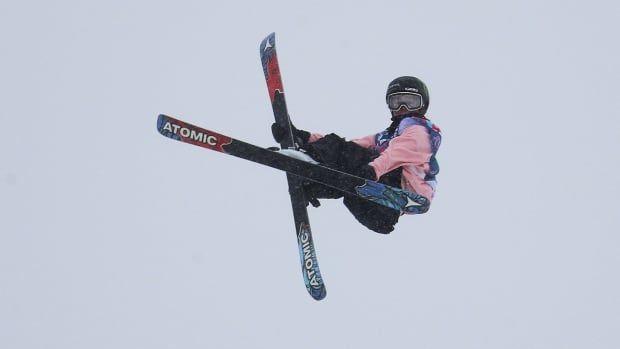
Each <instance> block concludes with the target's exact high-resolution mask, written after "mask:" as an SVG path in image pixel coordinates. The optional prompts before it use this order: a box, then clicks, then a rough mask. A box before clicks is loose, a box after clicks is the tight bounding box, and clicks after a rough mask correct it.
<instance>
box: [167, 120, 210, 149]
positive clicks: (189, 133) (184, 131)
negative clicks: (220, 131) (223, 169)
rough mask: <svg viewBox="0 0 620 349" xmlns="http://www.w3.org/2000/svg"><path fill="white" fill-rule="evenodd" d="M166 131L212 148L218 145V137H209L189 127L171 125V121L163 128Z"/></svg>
mask: <svg viewBox="0 0 620 349" xmlns="http://www.w3.org/2000/svg"><path fill="white" fill-rule="evenodd" d="M163 130H164V131H168V132H171V133H174V134H176V135H180V136H181V137H183V138H188V139H189V140H192V141H195V142H200V143H204V144H208V145H212V146H216V145H217V137H215V136H213V135H209V134H207V133H205V132H200V131H196V130H193V129H189V128H187V127H183V126H181V125H176V124H173V123H171V122H170V121H166V124H165V125H164V127H163Z"/></svg>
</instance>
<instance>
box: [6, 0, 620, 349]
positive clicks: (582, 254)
mask: <svg viewBox="0 0 620 349" xmlns="http://www.w3.org/2000/svg"><path fill="white" fill-rule="evenodd" d="M618 10H619V9H618V6H617V5H616V4H615V3H614V2H612V1H590V2H587V4H586V2H583V1H497V2H494V1H469V2H460V1H424V2H421V1H382V2H381V3H379V2H366V1H340V2H332V1H315V2H312V3H311V4H304V5H302V4H301V3H298V2H291V1H256V2H250V1H246V2H236V1H227V2H222V1H217V2H215V1H177V2H169V3H166V2H153V1H106V2H103V1H102V2H93V1H54V2H45V1H19V2H18V1H3V2H2V3H0V43H1V45H0V46H1V52H2V54H1V55H0V61H1V64H0V95H1V96H2V97H1V101H2V108H1V111H0V120H1V122H2V136H1V137H0V222H1V226H0V227H1V228H0V347H2V348H11V349H22V348H29V349H30V348H63V349H68V348H91V349H94V348H149V349H158V348H250V347H251V348H292V347H295V348H379V347H385V348H518V349H523V348H545V349H548V348H618V347H620V296H619V295H620V281H619V280H618V266H619V265H620V238H619V236H618V231H620V219H619V216H618V208H620V202H619V199H618V197H619V195H620V189H619V185H618V182H617V180H618V178H619V177H620V163H619V162H620V161H619V159H620V157H619V156H618V150H620V131H619V130H620V121H618V120H619V119H618V117H619V115H618V110H619V108H620V103H619V98H618V95H620V89H619V88H618V83H619V82H620V81H619V80H620V79H619V78H620V69H619V67H618V62H619V60H620V49H619V47H618V33H619V32H620V25H618V24H617V18H616V17H617V13H618V12H619V11H618ZM272 31H275V32H277V35H278V36H277V38H278V53H279V58H280V62H281V68H282V71H283V79H284V85H285V90H286V92H287V100H288V104H289V110H290V113H291V116H292V118H293V120H294V121H295V123H296V124H297V126H299V127H301V128H305V129H309V130H312V131H317V132H336V133H339V134H341V135H343V136H347V137H357V136H363V135H366V134H370V133H374V132H377V131H379V130H381V129H383V128H385V127H386V126H387V124H388V123H389V114H388V112H387V109H386V107H385V105H384V93H385V88H386V86H387V83H388V82H389V81H390V80H391V79H393V78H394V77H396V76H399V75H416V76H419V77H420V78H422V79H423V80H424V81H426V82H427V84H428V86H429V88H430V91H431V106H430V109H429V115H430V116H431V118H432V119H433V120H434V121H435V122H436V123H437V124H438V125H439V126H440V127H441V128H442V130H443V134H444V141H443V145H442V148H441V149H440V152H439V155H438V158H439V161H440V165H441V169H442V172H441V173H440V175H439V181H440V183H439V189H438V193H437V196H436V199H435V201H434V203H433V206H432V208H431V211H430V212H429V213H428V214H426V215H422V216H415V217H404V218H403V219H401V222H400V223H399V225H398V226H397V230H396V231H395V232H394V233H392V234H391V235H389V236H381V235H378V234H374V233H372V232H370V231H368V230H366V229H365V228H363V227H362V226H361V225H359V224H358V223H357V222H355V221H354V219H353V217H352V216H350V215H349V214H348V212H347V211H346V209H345V208H344V207H343V206H342V205H341V203H339V202H329V201H324V202H323V206H322V207H321V208H319V209H311V210H310V216H311V220H312V228H313V231H314V236H315V243H316V247H317V250H318V258H319V264H320V266H321V269H322V273H323V276H324V279H325V281H326V285H327V291H328V296H327V298H326V299H325V300H324V301H321V302H316V301H314V300H312V299H311V298H310V297H309V296H308V295H307V294H306V291H305V289H304V287H303V282H302V278H301V273H300V267H299V261H298V252H297V245H296V243H295V236H294V235H295V233H294V230H293V224H292V216H291V209H290V203H289V198H288V194H287V190H286V180H285V176H284V174H283V173H279V172H277V171H275V170H272V169H269V168H265V167H261V166H259V165H256V164H253V163H250V162H246V161H243V160H239V159H236V158H233V157H228V156H225V155H221V154H217V153H215V152H209V151H206V150H203V149H199V148H197V147H192V146H189V145H185V144H181V143H177V142H172V141H170V140H168V139H166V138H164V137H162V136H160V135H159V134H158V133H157V132H156V129H155V121H156V116H157V114H159V113H167V114H170V115H173V116H177V117H179V118H181V119H184V120H187V121H189V122H192V123H195V124H197V125H200V126H203V127H205V128H209V129H213V130H215V131H219V132H221V133H224V134H229V135H231V136H234V137H236V138H239V139H243V140H246V141H249V142H251V143H255V144H259V145H264V146H268V145H272V144H273V141H272V140H271V135H270V132H269V125H270V124H271V122H272V119H273V116H272V112H271V109H270V105H269V101H268V97H267V91H266V87H265V82H264V78H263V75H262V74H263V73H262V70H261V67H260V59H259V56H258V45H259V43H260V40H261V39H262V38H263V37H264V36H266V35H267V34H269V33H270V32H272Z"/></svg>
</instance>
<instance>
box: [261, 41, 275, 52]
mask: <svg viewBox="0 0 620 349" xmlns="http://www.w3.org/2000/svg"><path fill="white" fill-rule="evenodd" d="M270 48H273V46H271V42H269V40H267V42H265V49H264V50H263V51H267V50H268V49H270Z"/></svg>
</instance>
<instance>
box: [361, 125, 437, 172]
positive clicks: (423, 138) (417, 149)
mask: <svg viewBox="0 0 620 349" xmlns="http://www.w3.org/2000/svg"><path fill="white" fill-rule="evenodd" d="M430 156H431V150H430V140H429V136H428V131H426V129H425V128H424V127H422V126H412V127H409V128H407V129H406V130H405V132H404V133H403V134H401V135H400V136H398V137H396V138H394V139H392V140H391V141H390V145H389V146H388V147H387V149H386V150H385V151H384V152H382V153H381V155H379V157H377V158H376V159H375V160H373V161H372V162H371V163H370V164H369V165H370V166H372V167H373V169H374V170H375V173H376V175H377V178H378V177H381V176H382V175H384V174H385V173H388V172H390V171H392V170H393V169H395V168H398V167H400V166H403V165H424V164H425V163H428V161H429V159H430Z"/></svg>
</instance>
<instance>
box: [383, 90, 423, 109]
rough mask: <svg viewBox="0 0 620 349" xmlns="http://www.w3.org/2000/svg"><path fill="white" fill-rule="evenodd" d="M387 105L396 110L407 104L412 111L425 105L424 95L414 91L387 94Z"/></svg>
mask: <svg viewBox="0 0 620 349" xmlns="http://www.w3.org/2000/svg"><path fill="white" fill-rule="evenodd" d="M387 105H388V107H389V108H390V110H393V111H396V110H398V109H400V107H402V106H405V107H406V108H407V109H409V110H410V111H414V110H418V109H420V108H422V107H423V106H424V101H423V100H422V95H421V94H419V93H413V92H396V93H392V94H390V95H388V96H387Z"/></svg>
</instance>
